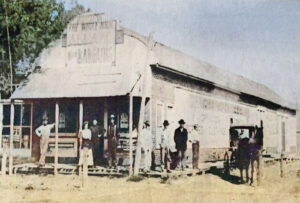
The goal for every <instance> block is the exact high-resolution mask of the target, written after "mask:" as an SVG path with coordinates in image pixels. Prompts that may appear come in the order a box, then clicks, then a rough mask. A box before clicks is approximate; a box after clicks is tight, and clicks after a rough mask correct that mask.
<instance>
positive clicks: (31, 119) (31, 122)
mask: <svg viewBox="0 0 300 203" xmlns="http://www.w3.org/2000/svg"><path fill="white" fill-rule="evenodd" d="M32 136H33V102H31V105H30V156H31V155H32Z"/></svg>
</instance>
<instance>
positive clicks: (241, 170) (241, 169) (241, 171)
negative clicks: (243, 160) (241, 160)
mask: <svg viewBox="0 0 300 203" xmlns="http://www.w3.org/2000/svg"><path fill="white" fill-rule="evenodd" d="M240 173H241V183H243V181H244V180H243V168H242V167H241V168H240Z"/></svg>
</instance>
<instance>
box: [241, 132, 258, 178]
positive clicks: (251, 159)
mask: <svg viewBox="0 0 300 203" xmlns="http://www.w3.org/2000/svg"><path fill="white" fill-rule="evenodd" d="M262 146H263V131H262V128H257V127H255V131H253V132H252V133H251V137H250V138H243V139H240V140H239V142H238V148H237V166H238V168H239V170H240V175H241V177H240V178H241V182H242V183H244V179H243V170H245V171H246V183H248V182H249V166H250V165H251V178H250V184H252V183H253V174H254V164H255V161H256V162H257V166H258V168H259V164H260V151H261V149H262ZM257 172H259V171H258V170H257ZM257 175H258V177H259V175H260V174H259V173H257Z"/></svg>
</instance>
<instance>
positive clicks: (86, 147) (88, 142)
mask: <svg viewBox="0 0 300 203" xmlns="http://www.w3.org/2000/svg"><path fill="white" fill-rule="evenodd" d="M79 139H80V156H79V163H78V165H79V166H82V165H83V157H84V156H85V157H86V159H87V165H88V166H93V165H94V160H93V151H92V132H91V130H90V129H89V124H88V122H87V121H85V122H84V129H83V130H81V131H80V132H79Z"/></svg>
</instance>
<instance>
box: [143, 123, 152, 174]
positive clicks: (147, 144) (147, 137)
mask: <svg viewBox="0 0 300 203" xmlns="http://www.w3.org/2000/svg"><path fill="white" fill-rule="evenodd" d="M152 146H153V141H152V136H151V131H150V123H149V121H146V122H145V123H144V127H143V129H142V134H141V147H142V150H143V151H144V155H145V160H144V163H145V164H144V171H150V168H151V164H152Z"/></svg>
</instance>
